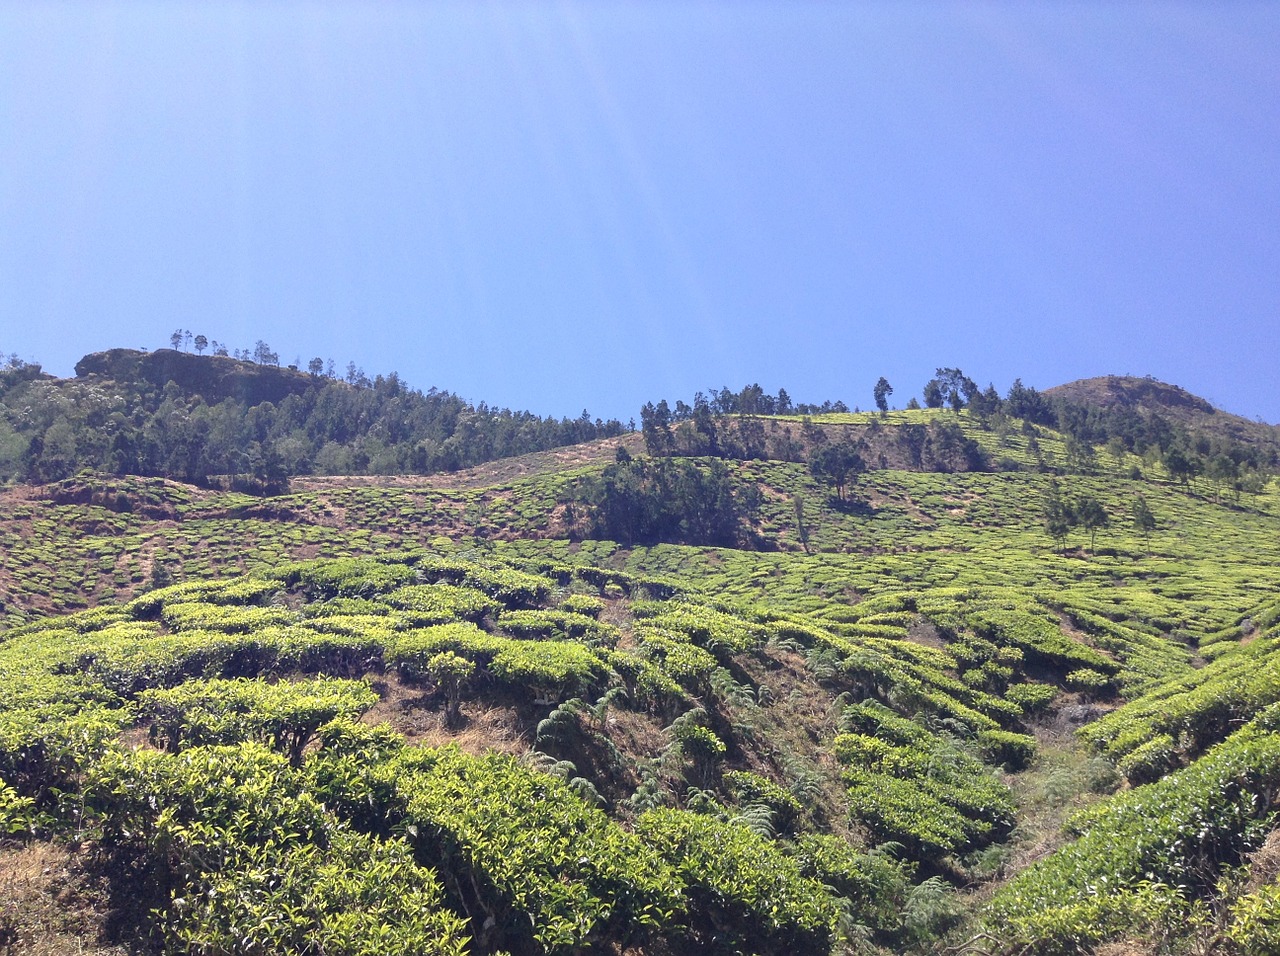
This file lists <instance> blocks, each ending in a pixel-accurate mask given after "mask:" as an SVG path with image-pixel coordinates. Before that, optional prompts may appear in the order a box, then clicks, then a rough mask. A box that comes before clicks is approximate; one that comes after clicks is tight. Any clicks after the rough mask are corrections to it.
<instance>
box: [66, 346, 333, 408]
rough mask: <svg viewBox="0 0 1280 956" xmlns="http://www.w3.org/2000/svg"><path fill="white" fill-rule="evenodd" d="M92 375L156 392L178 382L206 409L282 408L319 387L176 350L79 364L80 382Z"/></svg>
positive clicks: (274, 371) (268, 368)
mask: <svg viewBox="0 0 1280 956" xmlns="http://www.w3.org/2000/svg"><path fill="white" fill-rule="evenodd" d="M90 376H98V377H100V378H104V379H110V380H112V381H116V382H133V383H144V382H145V383H149V384H151V385H154V386H155V387H156V388H164V386H165V385H166V384H167V383H169V382H174V383H175V384H176V385H177V386H178V387H179V388H180V389H182V391H183V392H184V393H186V394H189V395H199V396H200V397H201V398H203V399H204V401H205V403H206V404H208V405H216V404H218V403H219V402H221V401H223V400H225V399H228V398H230V399H233V400H234V401H237V402H240V403H242V404H244V405H260V404H262V403H263V402H271V403H272V404H276V405H278V404H279V403H280V402H281V401H283V400H284V399H285V398H287V397H288V396H290V395H295V394H301V393H302V392H305V391H306V390H307V389H308V388H310V387H311V386H313V385H314V384H315V379H314V377H313V376H311V375H309V374H308V373H306V372H302V371H299V370H297V369H295V368H280V367H278V366H275V365H259V364H257V363H255V362H245V361H242V360H240V359H235V358H231V357H230V356H226V355H192V354H191V353H190V352H179V351H176V350H174V349H157V350H156V351H154V352H143V351H139V350H138V349H109V350H108V351H106V352H94V353H92V354H90V355H86V356H85V357H84V358H82V359H81V360H80V361H79V362H77V363H76V377H77V378H88V377H90Z"/></svg>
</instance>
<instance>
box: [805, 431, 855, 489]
mask: <svg viewBox="0 0 1280 956" xmlns="http://www.w3.org/2000/svg"><path fill="white" fill-rule="evenodd" d="M866 470H867V465H866V462H864V461H863V460H862V456H861V455H860V454H858V449H857V446H856V445H854V444H853V442H850V441H841V442H836V443H835V444H831V445H823V446H822V447H820V448H818V449H816V450H815V451H814V452H813V453H812V454H811V456H810V458H809V472H810V473H811V474H812V475H813V476H814V477H815V478H817V479H818V480H820V481H824V482H826V483H827V484H828V485H830V486H831V487H832V488H834V489H835V491H836V498H837V500H839V501H844V500H845V489H846V488H848V487H849V485H850V484H852V482H853V481H854V480H856V479H857V477H858V475H860V474H862V473H863V472H864V471H866Z"/></svg>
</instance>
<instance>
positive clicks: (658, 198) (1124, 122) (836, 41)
mask: <svg viewBox="0 0 1280 956" xmlns="http://www.w3.org/2000/svg"><path fill="white" fill-rule="evenodd" d="M175 328H186V329H190V330H192V331H193V332H197V333H203V334H205V335H206V336H208V337H209V338H212V339H217V340H219V341H222V342H226V343H228V344H229V345H231V346H232V347H233V348H241V347H252V346H253V344H254V342H255V341H256V340H259V339H262V340H265V341H266V342H268V343H269V344H270V345H271V347H272V348H274V349H275V350H276V351H277V352H279V354H280V356H281V358H282V360H283V361H284V362H286V363H287V362H291V361H292V360H293V359H294V358H295V357H296V358H300V359H301V360H302V362H303V364H304V365H305V363H306V361H307V360H308V359H309V358H310V357H312V356H320V357H323V358H326V359H327V358H333V359H334V360H335V361H336V362H337V364H338V365H339V367H343V366H345V365H346V363H347V361H349V360H352V361H354V362H355V363H356V364H357V365H359V366H361V367H363V368H364V369H365V370H366V372H368V373H369V374H371V375H372V374H374V373H378V372H388V371H392V370H396V371H398V372H400V374H401V375H402V377H404V378H405V379H406V380H407V381H408V382H410V383H411V384H412V385H414V386H417V387H420V388H423V389H426V388H428V387H431V386H437V387H440V388H446V389H449V390H452V391H455V392H458V393H460V394H462V395H464V396H465V397H467V398H470V399H473V400H476V401H480V400H484V401H488V402H489V403H491V404H495V405H504V406H510V407H516V408H529V409H532V410H534V411H537V412H541V413H548V414H555V415H574V416H576V415H577V414H578V413H580V412H581V410H582V409H583V408H584V407H586V408H588V409H590V411H591V412H592V414H593V415H601V416H605V417H609V416H617V417H620V418H622V419H623V420H624V421H625V420H626V419H627V418H629V417H632V416H634V415H636V414H637V412H638V409H639V406H640V405H641V404H642V403H643V402H644V401H646V400H649V399H656V398H660V397H667V398H669V399H673V400H674V399H675V398H678V397H679V398H686V399H688V398H689V397H690V396H692V394H693V392H694V391H696V390H698V389H704V390H705V389H706V388H708V387H711V386H717V387H718V386H721V385H729V386H731V387H734V388H738V387H741V386H742V385H743V384H746V383H748V382H759V383H760V384H761V385H763V386H764V387H765V388H766V389H768V390H769V391H776V390H777V389H778V388H779V387H785V388H786V389H787V390H788V392H789V393H790V394H791V395H792V397H793V398H796V399H799V400H822V399H824V398H842V399H843V400H845V401H846V402H848V403H849V404H850V405H854V404H857V405H861V406H863V407H867V406H869V405H870V404H871V388H872V385H873V383H874V382H875V381H876V379H877V378H878V377H879V376H880V375H885V376H887V377H888V378H889V380H890V381H891V382H892V383H893V385H894V387H895V395H894V397H893V401H894V404H896V405H899V406H900V405H901V404H903V403H905V401H906V399H907V398H908V397H909V396H910V395H912V394H918V393H919V391H920V387H921V385H922V384H923V383H924V381H925V380H927V379H928V378H929V377H930V376H931V375H932V372H933V369H934V368H935V367H936V366H939V365H950V366H959V367H961V368H963V369H964V371H965V372H967V373H968V374H969V375H970V376H972V377H973V378H975V379H976V380H978V381H979V383H980V384H984V385H985V384H986V383H987V382H989V381H990V382H994V383H995V384H996V386H997V388H999V389H1000V390H1001V391H1002V392H1003V391H1004V390H1005V389H1006V388H1007V387H1008V385H1009V383H1010V382H1011V381H1012V380H1013V378H1014V377H1015V376H1020V377H1021V378H1022V379H1023V381H1024V382H1026V383H1027V384H1033V385H1036V386H1038V387H1041V388H1046V387H1048V386H1051V385H1054V384H1058V383H1060V382H1065V381H1070V380H1073V379H1076V378H1082V377H1086V376H1091V375H1098V374H1106V373H1120V374H1125V373H1132V374H1138V375H1142V374H1151V375H1154V376H1156V377H1157V378H1161V379H1164V380H1166V381H1172V382H1176V383H1178V384H1181V385H1183V386H1185V387H1186V388H1188V389H1190V390H1192V391H1194V392H1196V393H1198V394H1201V395H1204V396H1205V397H1207V398H1209V399H1210V400H1212V401H1214V402H1215V403H1216V404H1218V405H1220V406H1222V407H1225V408H1227V409H1229V410H1231V411H1235V412H1238V413H1241V414H1244V415H1247V416H1249V417H1255V416H1257V417H1261V418H1263V419H1265V420H1267V421H1269V422H1280V388H1277V385H1276V381H1277V377H1276V370H1277V368H1278V367H1280V4H1274V3H1271V4H1262V3H1259V4H1232V3H1213V4H1202V3H1188V4H1172V3H1167V4H1140V3H1122V4H1116V3H1110V2H1108V3H1096V4H1093V3H1084V2H1076V3H1061V4H1051V3H1046V4H1014V3H994V4H963V3H946V4H943V3H924V2H897V0H895V2H891V3H856V4H855V3H849V4H838V3H798V2H785V3H784V2H778V3H746V2H741V3H737V2H718V3H662V2H656V0H655V2H646V3H604V2H597V3H550V2H547V3H523V4H487V3H476V2H468V3H460V4H444V3H437V4H426V3H404V4H397V3H393V2H377V3H293V4H290V3H256V2H253V3H217V2H202V3H188V4H179V3H174V2H167V0H166V2H156V3H111V2H95V3H81V2H76V3H67V4H42V3H38V2H22V3H6V2H2V0H0V350H3V352H4V353H9V352H15V351H16V352H17V353H18V354H19V355H21V356H22V357H24V358H27V359H35V360H38V361H41V362H42V363H43V364H44V365H45V367H46V368H47V369H49V370H50V371H53V372H55V373H57V374H70V372H71V369H72V366H73V365H74V363H75V361H76V360H77V359H78V358H79V357H80V356H81V355H82V354H84V353H86V352H89V351H93V350H97V349H102V348H107V347H112V346H131V347H139V346H145V347H148V348H157V347H161V346H164V345H166V344H167V342H168V338H169V334H170V333H171V332H172V331H173V330H174V329H175Z"/></svg>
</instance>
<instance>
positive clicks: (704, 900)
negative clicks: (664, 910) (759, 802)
mask: <svg viewBox="0 0 1280 956" xmlns="http://www.w3.org/2000/svg"><path fill="white" fill-rule="evenodd" d="M636 833H637V835H639V836H640V838H641V839H643V840H644V842H645V844H646V845H647V846H648V847H651V848H653V849H654V850H656V851H657V853H658V854H659V855H660V856H661V857H662V858H663V859H664V860H665V861H666V863H667V865H669V866H670V867H671V868H672V870H673V871H674V872H675V873H676V874H677V875H678V877H679V879H680V880H681V882H683V883H684V885H685V887H686V889H685V893H686V896H687V899H688V902H689V911H688V912H689V918H690V920H691V927H690V928H691V931H692V933H693V936H694V938H695V940H697V942H698V943H699V944H700V946H701V947H703V948H704V951H707V952H712V953H725V954H729V953H736V952H752V953H757V954H760V956H769V954H784V953H795V952H803V953H821V952H825V951H826V950H827V949H828V948H829V947H830V945H831V942H832V938H833V935H834V931H835V924H836V919H837V915H838V914H837V909H836V906H835V904H834V902H833V901H832V899H831V896H830V895H829V893H828V892H827V889H826V887H825V886H824V885H823V884H822V883H820V882H818V881H817V880H815V879H811V878H809V877H806V876H804V875H803V873H802V870H801V867H800V865H799V863H798V862H797V861H796V860H794V859H792V858H790V857H788V856H786V855H784V854H783V853H782V851H781V850H780V849H779V848H778V847H777V846H776V845H775V844H774V843H772V842H771V841H769V840H766V839H764V838H763V837H760V836H758V835H757V834H755V833H752V832H751V831H750V830H748V829H747V828H745V827H741V826H736V825H734V824H731V823H722V822H720V821H718V820H715V819H713V818H711V817H708V816H704V815H701V814H696V813H690V812H688V811H685V810H670V809H665V810H651V811H649V812H647V813H644V814H642V815H641V816H640V818H639V819H638V820H637V821H636Z"/></svg>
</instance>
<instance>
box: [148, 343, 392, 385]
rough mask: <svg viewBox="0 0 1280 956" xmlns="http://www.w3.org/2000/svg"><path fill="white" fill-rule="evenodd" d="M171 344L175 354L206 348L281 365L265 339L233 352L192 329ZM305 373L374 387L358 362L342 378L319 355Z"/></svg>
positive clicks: (213, 352) (295, 365)
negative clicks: (192, 331)
mask: <svg viewBox="0 0 1280 956" xmlns="http://www.w3.org/2000/svg"><path fill="white" fill-rule="evenodd" d="M169 345H170V346H171V347H172V348H173V349H174V351H193V350H194V351H195V353H196V354H197V355H203V354H204V352H205V350H206V349H207V350H208V351H209V354H210V355H219V356H222V357H224V358H233V359H236V360H237V361H241V362H254V363H256V364H257V365H270V366H274V367H276V368H278V367H279V366H280V353H279V352H275V351H273V350H272V348H271V346H270V345H268V344H267V343H266V342H264V341H263V340H262V339H258V341H256V342H255V343H254V345H253V348H252V349H232V348H229V347H228V346H226V345H224V344H223V343H221V342H219V341H218V340H217V339H209V338H206V337H205V336H203V335H194V336H193V335H192V334H191V331H190V330H189V329H174V331H173V334H172V335H170V336H169ZM301 364H302V360H301V359H300V358H298V359H295V360H294V361H293V362H292V363H291V364H290V365H289V368H291V369H293V370H294V371H300V370H301V368H300V366H301ZM306 371H307V372H309V373H310V374H311V376H312V377H313V378H319V377H321V376H324V377H325V378H331V379H335V380H336V379H339V378H341V380H342V381H344V382H346V383H347V384H348V385H356V386H359V387H360V388H369V387H371V386H372V385H373V380H372V379H370V378H369V376H367V375H366V374H365V372H364V369H362V368H360V367H358V366H357V365H356V363H355V362H348V363H347V367H346V374H345V375H342V376H339V374H338V370H337V366H336V365H335V364H334V361H333V359H331V358H330V359H323V358H321V357H320V356H316V357H315V358H313V359H311V360H310V361H308V362H307V367H306Z"/></svg>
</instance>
